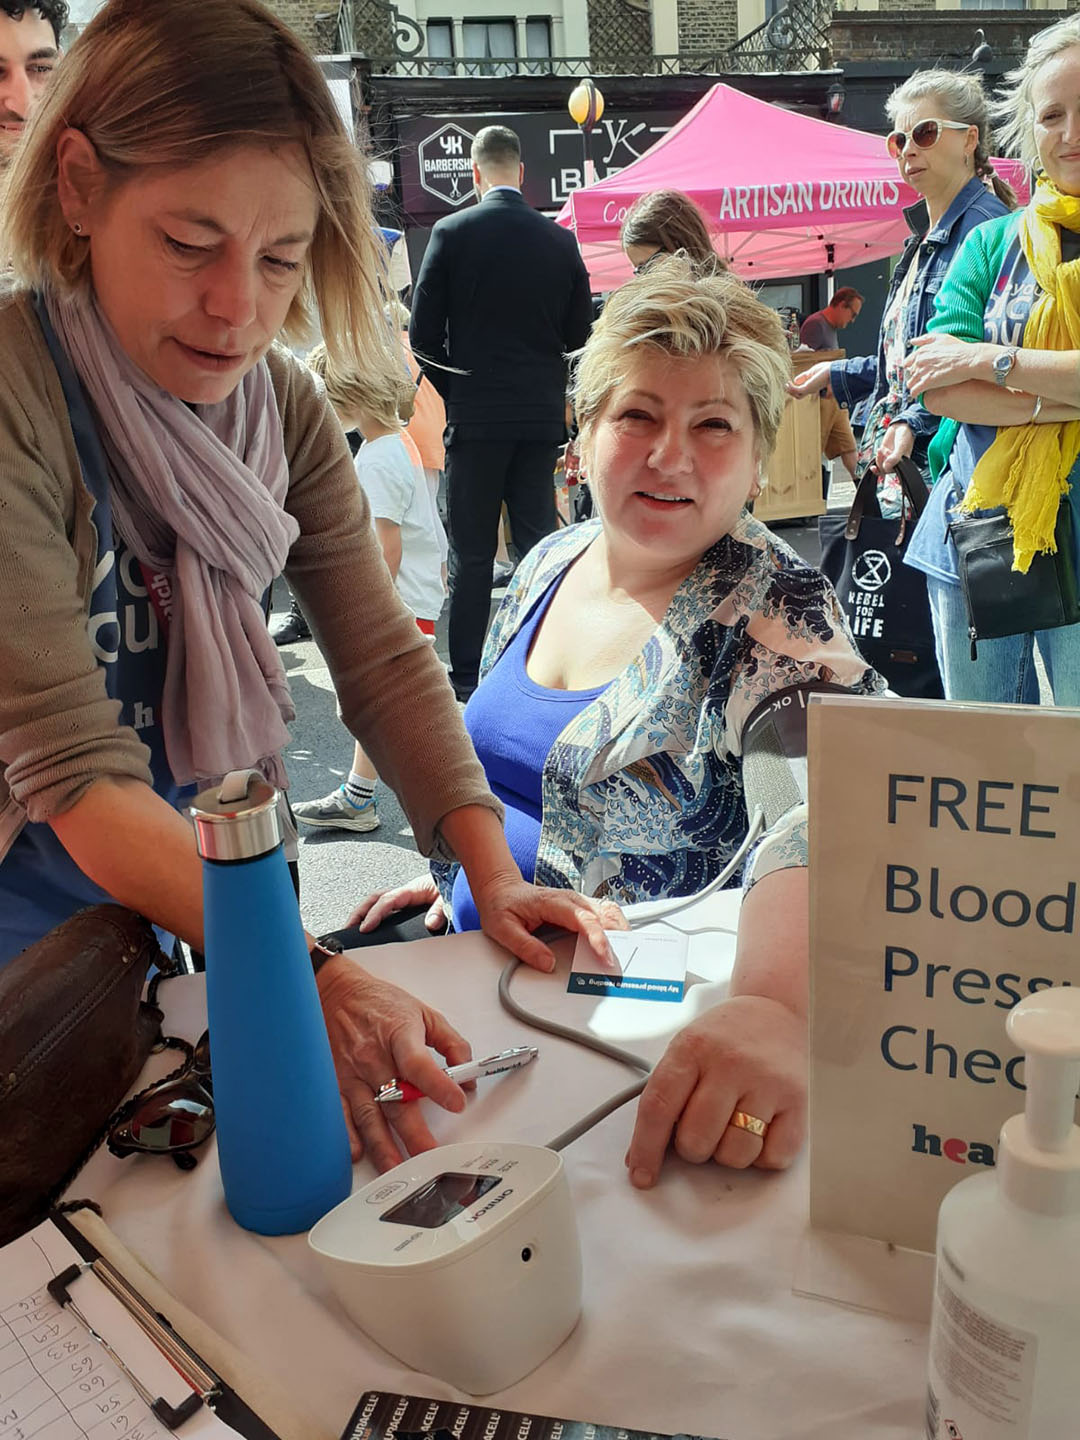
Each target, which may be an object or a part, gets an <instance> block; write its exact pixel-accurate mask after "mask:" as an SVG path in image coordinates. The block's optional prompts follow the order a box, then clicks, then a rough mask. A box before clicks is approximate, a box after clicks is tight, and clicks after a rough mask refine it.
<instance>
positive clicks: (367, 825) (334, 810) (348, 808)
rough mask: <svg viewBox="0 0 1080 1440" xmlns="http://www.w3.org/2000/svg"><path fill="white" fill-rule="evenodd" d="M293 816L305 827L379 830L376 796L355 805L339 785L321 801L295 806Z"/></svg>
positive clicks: (311, 801) (343, 787)
mask: <svg viewBox="0 0 1080 1440" xmlns="http://www.w3.org/2000/svg"><path fill="white" fill-rule="evenodd" d="M293 814H294V815H295V816H296V818H297V820H302V821H303V822H304V824H305V825H318V826H321V827H322V828H323V829H324V830H360V831H364V830H377V829H378V828H379V812H378V810H377V809H376V807H375V797H374V795H373V796H372V797H371V799H370V800H365V801H364V803H363V804H362V805H357V804H355V803H354V802H353V801H352V800H351V799H350V798H349V795H348V793H347V792H346V789H345V786H344V785H339V786H338V788H337V789H336V790H334V791H333V792H332V793H331V794H329V795H324V796H323V798H322V799H321V800H305V801H304V803H303V804H302V805H294V806H293Z"/></svg>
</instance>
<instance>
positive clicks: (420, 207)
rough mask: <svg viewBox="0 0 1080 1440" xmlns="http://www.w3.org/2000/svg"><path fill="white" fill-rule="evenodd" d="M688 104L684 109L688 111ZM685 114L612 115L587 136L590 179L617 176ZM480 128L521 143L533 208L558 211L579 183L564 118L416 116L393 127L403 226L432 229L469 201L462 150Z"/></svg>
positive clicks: (570, 125)
mask: <svg viewBox="0 0 1080 1440" xmlns="http://www.w3.org/2000/svg"><path fill="white" fill-rule="evenodd" d="M689 108H690V105H689V104H688V105H687V107H686V109H689ZM685 113H686V112H685V110H653V111H642V110H632V111H618V110H616V111H613V112H611V113H608V114H605V115H604V117H603V119H601V120H600V121H598V123H597V125H596V128H595V130H594V131H593V133H592V135H591V136H590V137H588V145H589V158H590V159H591V160H592V162H593V165H594V166H595V178H596V179H598V180H600V179H603V178H604V177H605V176H607V175H614V174H617V172H618V171H620V170H624V169H625V168H626V166H627V165H630V164H632V163H633V161H635V160H637V159H639V158H640V156H642V155H643V154H644V153H645V151H646V150H647V149H648V148H649V146H650V145H652V144H654V142H655V141H657V140H658V139H659V138H660V136H661V135H663V134H665V133H666V132H667V131H668V130H670V129H671V127H672V126H673V125H674V124H675V123H676V122H677V121H678V120H681V119H682V116H683V115H684V114H685ZM485 125H508V126H509V127H510V129H511V130H513V131H514V132H515V133H516V134H517V135H518V136H519V137H520V139H521V158H522V160H523V161H524V162H525V183H524V189H523V193H524V195H525V198H526V200H528V202H529V204H530V205H532V206H533V207H534V208H535V209H537V210H559V209H561V208H562V205H563V203H564V201H565V200H566V197H567V196H568V195H569V193H570V191H571V190H575V189H578V188H580V187H581V186H582V185H583V184H584V160H585V155H584V147H583V145H582V136H581V132H580V130H579V129H578V127H577V126H576V125H575V124H574V122H573V121H572V120H571V119H570V117H569V115H566V114H559V113H556V112H550V111H549V112H536V111H532V112H524V113H520V114H509V115H507V114H498V115H457V116H453V115H421V116H418V117H416V118H414V119H408V120H406V119H402V120H401V121H399V125H398V135H399V140H400V163H401V195H402V204H403V206H404V210H405V220H406V224H407V225H413V226H417V225H425V226H426V225H433V224H434V223H435V221H436V220H439V219H441V218H442V216H444V215H452V214H454V213H455V212H456V211H458V210H460V209H462V208H463V207H464V206H466V205H471V204H473V203H474V196H473V184H472V165H471V162H470V160H469V151H470V148H471V146H472V142H473V137H474V136H475V135H476V133H477V131H478V130H481V129H483V127H484V126H485Z"/></svg>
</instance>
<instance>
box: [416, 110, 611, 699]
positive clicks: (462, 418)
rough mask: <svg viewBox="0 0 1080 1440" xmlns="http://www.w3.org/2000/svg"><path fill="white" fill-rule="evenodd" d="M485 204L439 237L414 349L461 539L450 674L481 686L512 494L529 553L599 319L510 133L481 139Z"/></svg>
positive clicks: (479, 181)
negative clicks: (576, 354)
mask: <svg viewBox="0 0 1080 1440" xmlns="http://www.w3.org/2000/svg"><path fill="white" fill-rule="evenodd" d="M472 162H473V183H474V185H475V187H476V191H477V194H478V195H479V197H480V203H479V204H477V205H475V206H472V207H471V208H469V209H468V210H465V211H464V212H463V213H461V214H459V215H450V216H447V217H446V219H444V220H440V221H439V223H438V224H437V225H436V226H435V228H434V230H433V231H432V232H431V239H430V241H429V242H428V247H427V251H426V253H425V255H424V262H423V264H422V266H421V267H420V274H419V277H418V279H417V281H416V285H415V288H414V290H413V297H412V323H411V325H410V326H409V339H410V342H411V344H412V349H413V354H414V355H415V356H416V359H417V360H418V361H419V363H420V365H421V366H422V367H423V369H424V373H425V374H426V375H427V377H428V378H429V379H430V381H431V383H432V384H433V385H434V386H435V388H436V389H437V390H438V391H439V393H440V394H441V395H442V397H443V400H444V401H445V404H446V424H447V429H446V498H447V517H448V519H449V522H450V524H449V528H450V543H451V545H452V547H453V552H454V555H453V564H452V579H451V590H450V665H451V676H450V678H451V680H452V681H453V683H454V689H455V691H456V692H457V695H458V698H459V699H466V698H467V697H468V696H469V695H471V694H472V692H473V690H474V689H475V688H476V682H477V677H478V672H479V668H480V652H481V649H482V648H483V644H484V634H485V631H486V629H487V622H488V614H489V611H490V606H491V574H492V565H493V562H494V559H495V549H496V544H497V540H498V529H499V517H500V515H501V512H502V506H503V503H504V502H505V504H506V507H507V510H508V511H509V515H510V529H511V533H512V535H513V540H514V545H515V547H516V549H517V551H518V554H519V556H520V555H524V554H525V553H526V552H527V551H528V550H530V549H531V548H532V546H533V545H535V544H536V542H537V541H538V540H540V539H542V538H543V537H544V536H545V535H549V534H550V533H551V532H552V530H554V529H555V494H554V480H553V475H554V470H555V461H556V458H557V455H558V448H559V445H560V443H561V441H562V440H563V438H564V433H565V431H564V424H565V397H566V361H565V358H564V356H565V355H566V353H567V352H568V351H572V350H577V349H579V348H580V347H581V346H582V345H584V343H585V340H586V337H587V336H588V333H589V326H590V323H591V321H592V305H591V301H590V296H589V277H588V274H587V272H586V270H585V266H584V264H583V263H582V260H581V256H580V254H579V253H578V248H577V245H576V243H575V241H574V238H573V236H572V235H571V234H570V232H569V231H568V230H562V229H560V228H559V226H557V225H554V224H553V223H552V222H551V221H550V220H546V219H544V217H543V216H542V215H539V214H538V213H537V212H536V211H535V210H533V209H532V208H531V207H530V206H529V205H528V203H527V202H526V201H525V199H524V198H523V197H522V194H521V182H522V177H523V176H524V173H525V167H524V166H523V165H522V163H521V144H520V141H519V140H518V137H517V136H516V135H515V134H514V132H513V131H512V130H508V129H506V127H505V126H503V125H488V126H486V127H485V128H484V129H483V130H481V131H480V132H479V134H478V135H477V136H476V139H475V140H474V141H473V146H472Z"/></svg>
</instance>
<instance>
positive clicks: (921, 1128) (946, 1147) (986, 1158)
mask: <svg viewBox="0 0 1080 1440" xmlns="http://www.w3.org/2000/svg"><path fill="white" fill-rule="evenodd" d="M911 1128H912V1131H913V1132H914V1139H913V1140H912V1144H911V1151H912V1154H913V1155H933V1156H935V1157H936V1158H937V1159H939V1160H951V1161H952V1162H953V1164H954V1165H993V1164H994V1163H995V1161H994V1147H993V1145H988V1144H987V1143H986V1141H985V1140H961V1139H959V1138H958V1137H957V1136H955V1135H950V1136H948V1137H947V1138H946V1139H944V1140H943V1139H942V1138H941V1136H940V1135H935V1134H934V1133H933V1131H931V1130H927V1128H926V1126H925V1125H912V1127H911Z"/></svg>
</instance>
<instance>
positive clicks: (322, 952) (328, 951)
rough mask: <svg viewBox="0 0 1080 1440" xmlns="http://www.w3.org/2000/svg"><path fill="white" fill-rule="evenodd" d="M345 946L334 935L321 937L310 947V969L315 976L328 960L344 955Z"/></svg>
mask: <svg viewBox="0 0 1080 1440" xmlns="http://www.w3.org/2000/svg"><path fill="white" fill-rule="evenodd" d="M344 950H345V946H344V945H343V944H342V943H341V941H340V940H339V939H338V938H337V936H336V935H323V936H321V937H320V938H319V939H318V940H316V941H315V944H314V945H313V946H312V947H311V951H310V954H311V968H312V970H314V972H315V974H316V975H318V973H319V971H320V970H321V969H322V967H323V966H324V965H325V964H326V962H327V961H328V960H336V959H337V957H338V956H339V955H341V954H343V953H344Z"/></svg>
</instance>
